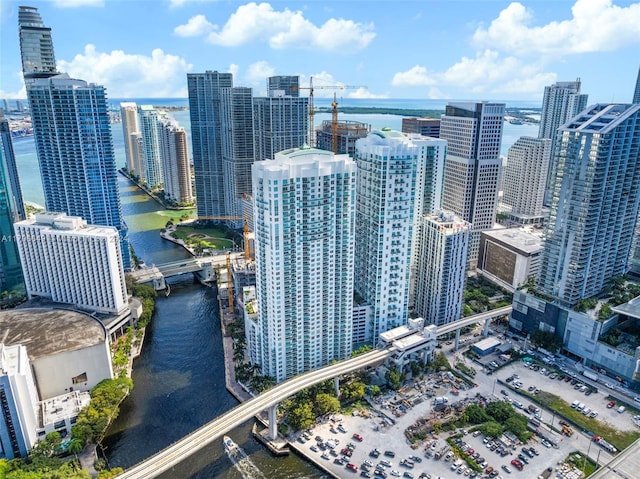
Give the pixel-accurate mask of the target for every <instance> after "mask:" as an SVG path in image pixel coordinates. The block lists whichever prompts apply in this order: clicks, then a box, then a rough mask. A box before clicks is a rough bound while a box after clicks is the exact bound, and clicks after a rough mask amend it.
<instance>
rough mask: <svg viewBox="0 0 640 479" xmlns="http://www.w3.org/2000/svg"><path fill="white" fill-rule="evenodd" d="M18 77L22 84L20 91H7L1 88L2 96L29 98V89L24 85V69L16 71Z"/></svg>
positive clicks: (0, 93)
mask: <svg viewBox="0 0 640 479" xmlns="http://www.w3.org/2000/svg"><path fill="white" fill-rule="evenodd" d="M15 75H16V77H18V79H19V81H20V84H21V85H22V87H21V88H20V90H18V91H6V90H3V89H1V88H0V98H8V99H13V98H27V90H26V88H25V86H24V78H23V76H22V71H17V72H16V73H15Z"/></svg>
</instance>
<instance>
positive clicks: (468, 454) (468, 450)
mask: <svg viewBox="0 0 640 479" xmlns="http://www.w3.org/2000/svg"><path fill="white" fill-rule="evenodd" d="M474 452H476V451H474V450H473V448H472V447H470V448H469V449H467V456H473V453H474Z"/></svg>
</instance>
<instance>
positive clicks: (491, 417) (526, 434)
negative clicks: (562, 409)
mask: <svg viewBox="0 0 640 479" xmlns="http://www.w3.org/2000/svg"><path fill="white" fill-rule="evenodd" d="M469 424H471V425H478V427H477V428H476V429H478V430H480V431H482V433H483V434H484V435H485V436H488V437H492V438H496V437H500V436H501V435H502V433H503V432H504V431H510V432H512V433H513V434H515V435H516V436H517V437H518V439H520V441H522V442H527V441H528V440H529V439H531V436H532V435H533V433H532V432H531V431H529V430H528V429H527V418H526V417H525V416H523V415H522V414H519V413H518V412H517V411H516V410H515V409H514V408H513V406H512V405H511V404H510V403H508V402H507V401H495V402H492V403H489V404H487V407H486V408H484V409H483V408H482V407H480V406H478V405H477V404H470V405H469V406H467V407H466V408H465V409H464V411H463V412H462V414H460V416H458V417H457V418H456V419H454V420H452V421H449V422H447V423H445V424H438V423H436V424H435V425H434V430H436V432H439V431H440V430H452V429H456V428H459V427H464V426H467V425H469Z"/></svg>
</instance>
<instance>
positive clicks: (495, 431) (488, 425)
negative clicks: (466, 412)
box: [480, 421, 503, 437]
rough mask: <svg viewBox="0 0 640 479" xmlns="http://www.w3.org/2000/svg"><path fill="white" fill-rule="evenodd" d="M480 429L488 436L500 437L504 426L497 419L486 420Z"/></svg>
mask: <svg viewBox="0 0 640 479" xmlns="http://www.w3.org/2000/svg"><path fill="white" fill-rule="evenodd" d="M480 430H481V431H482V433H483V434H484V435H485V436H487V437H500V436H501V435H502V432H503V431H502V426H501V425H500V424H498V423H497V422H495V421H488V422H485V423H484V424H483V425H482V426H480Z"/></svg>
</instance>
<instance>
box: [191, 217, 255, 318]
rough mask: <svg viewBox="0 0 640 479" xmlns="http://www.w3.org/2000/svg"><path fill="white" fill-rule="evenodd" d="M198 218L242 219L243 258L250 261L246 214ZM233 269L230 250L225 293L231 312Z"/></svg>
mask: <svg viewBox="0 0 640 479" xmlns="http://www.w3.org/2000/svg"><path fill="white" fill-rule="evenodd" d="M198 219H199V220H229V221H237V220H243V221H244V227H243V233H244V258H245V260H246V261H251V245H250V244H249V219H248V218H247V217H246V216H199V217H198ZM232 273H233V271H232V268H231V252H229V251H228V252H227V295H228V298H229V299H228V300H229V309H230V310H231V311H232V312H233V310H234V307H233V274H232Z"/></svg>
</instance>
